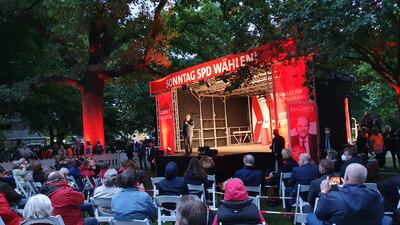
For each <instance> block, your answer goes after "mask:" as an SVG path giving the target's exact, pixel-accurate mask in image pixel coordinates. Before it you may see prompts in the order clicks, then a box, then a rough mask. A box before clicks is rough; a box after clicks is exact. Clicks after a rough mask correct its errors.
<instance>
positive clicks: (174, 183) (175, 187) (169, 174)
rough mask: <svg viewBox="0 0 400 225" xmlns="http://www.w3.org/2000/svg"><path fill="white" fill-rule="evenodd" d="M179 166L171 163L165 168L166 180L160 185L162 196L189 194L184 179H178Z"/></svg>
mask: <svg viewBox="0 0 400 225" xmlns="http://www.w3.org/2000/svg"><path fill="white" fill-rule="evenodd" d="M177 173H178V166H177V165H176V163H175V162H169V163H168V164H167V166H165V179H163V180H161V182H160V184H159V194H160V195H175V196H179V195H185V194H187V193H188V188H187V185H186V183H185V181H184V178H183V177H178V176H177Z"/></svg>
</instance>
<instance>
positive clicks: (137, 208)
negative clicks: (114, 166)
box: [111, 168, 157, 221]
mask: <svg viewBox="0 0 400 225" xmlns="http://www.w3.org/2000/svg"><path fill="white" fill-rule="evenodd" d="M138 179H139V174H138V172H137V171H136V170H135V169H133V168H126V169H125V170H124V171H123V172H122V173H121V174H120V175H119V176H118V184H119V187H120V188H121V190H120V191H119V192H117V193H115V194H114V195H113V197H112V199H111V209H112V215H113V217H114V219H115V220H117V221H130V220H144V219H147V218H153V219H155V218H157V208H156V206H155V205H154V203H153V201H152V200H151V197H150V196H149V194H147V193H146V192H145V191H144V187H143V184H140V183H139V182H138Z"/></svg>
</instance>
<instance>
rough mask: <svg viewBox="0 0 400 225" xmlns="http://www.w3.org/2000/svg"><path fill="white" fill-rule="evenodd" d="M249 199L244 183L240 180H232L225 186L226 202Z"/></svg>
mask: <svg viewBox="0 0 400 225" xmlns="http://www.w3.org/2000/svg"><path fill="white" fill-rule="evenodd" d="M247 199H249V194H247V190H246V188H245V186H244V184H243V182H242V180H240V179H238V178H233V179H230V180H228V181H227V182H226V184H225V194H224V200H225V201H231V202H240V201H245V200H247Z"/></svg>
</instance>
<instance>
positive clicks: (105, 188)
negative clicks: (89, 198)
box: [93, 169, 119, 199]
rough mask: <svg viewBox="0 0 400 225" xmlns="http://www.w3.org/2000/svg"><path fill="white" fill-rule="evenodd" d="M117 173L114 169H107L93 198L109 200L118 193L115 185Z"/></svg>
mask: <svg viewBox="0 0 400 225" xmlns="http://www.w3.org/2000/svg"><path fill="white" fill-rule="evenodd" d="M117 178H118V172H117V170H116V169H108V170H107V171H106V172H105V174H104V178H103V184H102V185H101V186H100V187H97V188H96V189H95V190H94V193H93V198H109V199H111V198H112V196H114V194H115V193H117V192H118V191H119V188H118V187H117V186H116V185H117Z"/></svg>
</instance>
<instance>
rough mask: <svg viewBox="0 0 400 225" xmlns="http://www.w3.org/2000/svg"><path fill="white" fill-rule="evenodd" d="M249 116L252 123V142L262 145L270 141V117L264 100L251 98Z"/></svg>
mask: <svg viewBox="0 0 400 225" xmlns="http://www.w3.org/2000/svg"><path fill="white" fill-rule="evenodd" d="M251 115H252V122H253V124H252V127H253V142H254V143H263V144H264V143H265V142H267V141H270V136H269V133H271V131H270V115H269V109H268V106H267V101H266V99H265V98H258V97H257V96H253V97H252V98H251ZM263 130H264V132H263Z"/></svg>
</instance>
